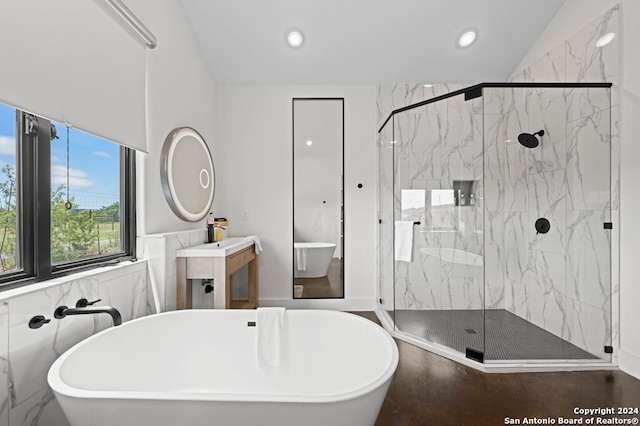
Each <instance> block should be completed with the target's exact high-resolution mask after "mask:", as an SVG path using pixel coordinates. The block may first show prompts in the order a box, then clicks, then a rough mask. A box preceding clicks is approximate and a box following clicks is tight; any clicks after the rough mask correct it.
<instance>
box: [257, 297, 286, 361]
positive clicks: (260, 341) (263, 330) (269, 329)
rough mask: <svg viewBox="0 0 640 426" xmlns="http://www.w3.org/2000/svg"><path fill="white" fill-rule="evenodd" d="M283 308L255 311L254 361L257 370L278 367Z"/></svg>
mask: <svg viewBox="0 0 640 426" xmlns="http://www.w3.org/2000/svg"><path fill="white" fill-rule="evenodd" d="M284 313H285V309H284V308H258V309H256V323H257V324H256V348H257V353H256V360H257V362H258V368H272V367H280V362H281V358H282V333H283V329H284Z"/></svg>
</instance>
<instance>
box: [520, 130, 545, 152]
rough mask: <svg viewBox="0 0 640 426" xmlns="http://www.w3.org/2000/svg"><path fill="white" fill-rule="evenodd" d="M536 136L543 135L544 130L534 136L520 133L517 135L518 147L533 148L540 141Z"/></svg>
mask: <svg viewBox="0 0 640 426" xmlns="http://www.w3.org/2000/svg"><path fill="white" fill-rule="evenodd" d="M536 135H539V136H542V135H544V130H539V131H537V132H535V133H534V134H529V133H520V134H519V135H518V142H520V145H522V146H524V147H525V148H535V147H536V146H538V144H539V143H540V141H538V138H536Z"/></svg>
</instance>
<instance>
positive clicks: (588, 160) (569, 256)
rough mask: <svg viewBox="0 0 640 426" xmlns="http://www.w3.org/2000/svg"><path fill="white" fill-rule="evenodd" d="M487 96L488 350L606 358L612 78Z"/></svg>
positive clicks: (518, 355)
mask: <svg viewBox="0 0 640 426" xmlns="http://www.w3.org/2000/svg"><path fill="white" fill-rule="evenodd" d="M482 99H483V109H484V161H483V162H484V191H483V192H484V193H483V196H482V197H481V198H482V205H483V209H484V221H485V226H484V254H485V255H484V260H485V274H486V281H485V295H486V298H485V303H484V305H485V313H486V315H485V330H486V353H485V359H486V360H487V362H491V361H504V360H523V361H527V360H561V361H569V360H591V361H593V360H596V361H597V360H599V359H602V360H605V361H610V349H611V318H612V315H611V230H610V229H609V226H610V223H611V210H612V207H614V208H615V209H617V206H613V205H612V197H611V193H612V180H611V100H610V89H608V88H602V87H600V88H584V87H582V88H561V87H544V88H542V87H518V88H485V89H484V93H483V97H482Z"/></svg>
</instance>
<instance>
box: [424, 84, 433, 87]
mask: <svg viewBox="0 0 640 426" xmlns="http://www.w3.org/2000/svg"><path fill="white" fill-rule="evenodd" d="M423 86H424V87H433V84H423Z"/></svg>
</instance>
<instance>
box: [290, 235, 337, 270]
mask: <svg viewBox="0 0 640 426" xmlns="http://www.w3.org/2000/svg"><path fill="white" fill-rule="evenodd" d="M300 250H304V252H305V258H306V262H304V263H305V264H306V265H305V267H304V269H301V268H300V255H301V253H300V252H299V251H300ZM335 250H336V244H333V243H293V252H294V253H293V257H294V259H293V260H294V262H293V276H294V278H320V277H324V276H326V275H327V272H328V271H329V264H330V263H331V259H332V257H333V252H334V251H335Z"/></svg>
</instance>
